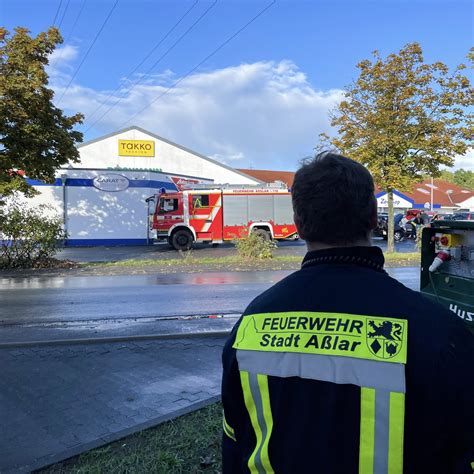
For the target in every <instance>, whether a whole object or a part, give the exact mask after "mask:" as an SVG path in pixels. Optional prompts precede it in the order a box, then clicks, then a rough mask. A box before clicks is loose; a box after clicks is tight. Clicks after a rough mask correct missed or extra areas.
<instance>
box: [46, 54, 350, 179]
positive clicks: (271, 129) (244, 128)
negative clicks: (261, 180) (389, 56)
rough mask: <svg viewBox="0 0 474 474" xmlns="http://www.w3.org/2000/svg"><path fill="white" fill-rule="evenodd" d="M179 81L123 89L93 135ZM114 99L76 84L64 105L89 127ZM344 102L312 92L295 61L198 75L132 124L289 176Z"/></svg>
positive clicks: (334, 94) (164, 78) (333, 93)
mask: <svg viewBox="0 0 474 474" xmlns="http://www.w3.org/2000/svg"><path fill="white" fill-rule="evenodd" d="M71 53H72V52H71V51H70V50H69V58H70V59H73V57H74V56H73V54H71ZM52 79H54V77H52ZM57 79H58V80H53V81H52V85H53V87H54V88H55V90H56V93H57V95H60V94H61V93H62V87H61V84H64V82H63V81H61V80H59V78H57ZM177 79H178V78H176V76H175V75H174V74H173V73H172V72H171V71H169V70H167V71H164V72H162V73H160V74H157V75H156V76H154V77H149V78H148V79H147V81H146V82H144V83H143V84H139V85H138V86H136V87H135V88H134V89H132V90H131V91H128V90H127V88H126V86H124V90H123V92H122V95H123V97H124V98H123V100H121V102H120V103H119V104H118V105H117V106H116V107H114V109H113V110H112V111H111V112H110V113H109V114H108V115H106V116H105V117H104V118H103V119H101V120H100V121H99V122H98V123H97V125H95V127H94V129H95V131H96V132H99V134H102V133H109V132H112V131H115V130H118V129H119V128H120V127H122V126H123V125H124V123H125V122H127V121H128V120H129V119H130V118H131V117H132V116H133V115H134V114H136V113H137V111H139V110H140V109H142V108H144V107H146V106H147V105H148V104H150V103H151V102H152V101H153V100H154V99H155V98H156V97H158V96H159V95H160V94H162V93H163V92H164V91H165V90H166V89H167V87H169V86H170V85H172V84H173V83H174V81H175V80H177ZM131 82H132V83H133V82H134V81H133V80H132V81H131ZM108 94H109V91H97V90H93V89H90V88H85V87H82V86H80V85H77V84H74V85H72V86H71V87H70V88H69V90H68V91H67V92H66V94H65V95H64V98H63V99H62V101H61V104H60V105H61V107H65V108H67V109H70V110H72V111H74V112H76V111H80V112H83V113H84V114H85V115H86V123H85V125H86V128H87V127H88V126H89V125H91V124H92V123H93V122H94V120H96V119H97V118H99V117H100V116H101V114H102V113H103V112H105V110H107V108H108V107H109V106H110V105H112V104H113V103H114V102H115V101H116V98H113V99H110V98H108ZM341 97H342V91H341V90H337V89H335V90H328V91H318V90H316V89H314V88H313V87H312V86H311V84H310V83H309V82H308V80H307V77H306V75H305V74H304V73H303V72H302V71H300V70H299V69H298V67H297V66H296V65H295V64H294V63H292V62H291V61H281V62H273V61H261V62H256V63H253V64H241V65H239V66H234V67H227V68H223V69H218V70H214V71H207V72H199V73H196V74H192V75H190V76H189V77H187V78H186V79H184V80H182V81H181V82H180V83H179V84H178V85H177V86H176V87H175V88H173V89H171V90H170V92H169V93H167V94H166V95H164V96H163V97H161V98H160V99H159V100H158V101H156V102H155V103H154V104H152V105H150V106H148V107H147V108H146V110H145V111H144V112H142V113H140V114H139V115H138V116H136V117H134V118H133V119H132V120H131V121H130V122H128V123H127V125H132V124H134V125H139V126H141V127H143V128H145V129H147V130H150V131H152V132H154V133H157V134H158V135H161V136H163V137H165V138H168V139H170V140H172V141H175V142H177V143H180V144H182V145H184V146H187V147H189V148H192V149H195V150H196V151H199V152H201V153H204V154H207V155H208V156H211V157H214V158H215V159H218V160H219V161H223V162H226V163H228V164H231V165H232V166H238V167H242V168H247V167H250V166H252V167H253V168H269V169H290V170H291V169H295V168H296V166H297V164H298V161H299V159H301V158H302V157H303V156H307V155H308V154H311V153H312V148H313V146H314V145H315V144H316V140H317V135H318V133H320V132H322V131H328V130H329V128H330V127H329V121H328V111H329V110H330V109H332V108H333V107H334V106H335V105H336V104H337V103H338V102H339V101H340V100H341ZM101 104H104V107H103V108H102V109H101V110H100V111H99V112H97V113H95V114H94V115H92V117H91V120H90V121H87V118H88V116H90V115H91V114H92V113H93V112H94V111H95V109H96V108H97V107H98V106H99V105H101ZM86 138H87V137H86Z"/></svg>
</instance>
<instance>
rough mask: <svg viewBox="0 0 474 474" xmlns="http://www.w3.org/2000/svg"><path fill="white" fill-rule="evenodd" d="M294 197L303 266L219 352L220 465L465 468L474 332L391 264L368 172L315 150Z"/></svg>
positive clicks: (472, 422)
mask: <svg viewBox="0 0 474 474" xmlns="http://www.w3.org/2000/svg"><path fill="white" fill-rule="evenodd" d="M292 198H293V209H294V217H295V223H296V225H297V228H298V233H299V235H300V236H301V237H302V238H303V239H304V240H305V241H306V242H307V246H308V253H307V254H306V256H305V257H304V260H303V263H302V266H301V270H299V271H297V272H295V273H293V274H291V275H289V276H288V277H286V278H285V279H283V280H282V281H280V282H279V283H277V284H276V285H274V286H273V287H271V288H270V289H269V290H267V291H265V292H264V293H262V294H261V295H260V296H258V297H257V298H256V299H254V300H253V301H252V302H251V303H250V305H249V306H248V307H247V309H246V310H245V312H244V314H243V316H242V317H241V318H240V320H239V321H238V323H237V324H236V325H235V327H234V328H233V330H232V333H231V336H230V338H229V339H228V341H227V342H226V344H225V347H224V351H223V381H222V402H223V409H224V419H223V428H224V433H223V447H222V449H223V472H224V474H231V473H245V472H250V473H272V472H275V473H288V474H306V473H320V474H336V473H337V474H342V473H343V474H356V473H358V474H401V473H405V474H424V473H426V474H435V473H437V474H458V473H459V474H464V473H465V474H471V473H472V466H474V454H473V446H474V431H473V428H474V416H473V407H474V402H473V398H472V396H473V393H474V376H473V374H474V354H473V348H474V338H473V336H472V335H471V333H470V332H468V330H467V329H466V328H465V327H464V325H463V324H462V322H461V321H460V320H459V319H458V318H455V317H453V316H452V314H451V313H450V312H448V311H447V310H445V309H443V308H442V307H441V306H439V305H437V304H435V303H431V302H429V301H428V300H425V299H424V298H423V297H422V296H421V295H420V294H419V293H418V292H415V291H412V290H409V289H408V288H406V287H405V286H403V285H402V284H401V283H399V282H398V281H396V280H394V279H392V278H391V277H390V276H389V275H388V274H387V273H386V272H385V270H384V268H383V266H384V257H383V253H382V251H381V249H380V248H378V247H372V246H371V239H370V233H371V230H372V229H374V228H375V226H376V225H377V211H376V208H377V207H376V206H377V203H376V200H375V197H374V184H373V181H372V177H371V175H370V174H369V172H368V171H367V170H366V168H364V167H363V166H362V165H360V164H359V163H357V162H355V161H352V160H350V159H348V158H345V157H343V156H339V155H336V154H332V153H325V154H321V155H318V156H317V157H316V158H315V159H314V160H312V161H311V162H310V163H307V164H305V165H304V166H303V167H302V168H301V169H300V170H299V171H298V172H297V173H296V176H295V181H294V184H293V189H292Z"/></svg>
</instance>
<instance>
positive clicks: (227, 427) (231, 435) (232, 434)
mask: <svg viewBox="0 0 474 474" xmlns="http://www.w3.org/2000/svg"><path fill="white" fill-rule="evenodd" d="M222 428H223V429H224V433H225V434H226V435H227V436H228V437H229V438H230V439H233V440H234V441H237V440H236V439H235V432H234V429H233V428H232V427H231V426H230V425H229V423H227V420H226V419H225V413H224V411H222Z"/></svg>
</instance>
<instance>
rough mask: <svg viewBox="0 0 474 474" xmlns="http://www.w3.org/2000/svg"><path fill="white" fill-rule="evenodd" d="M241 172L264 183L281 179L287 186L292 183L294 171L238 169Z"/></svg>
mask: <svg viewBox="0 0 474 474" xmlns="http://www.w3.org/2000/svg"><path fill="white" fill-rule="evenodd" d="M237 171H240V172H241V173H244V174H246V175H248V176H252V177H253V178H256V179H259V180H260V181H263V182H264V183H274V182H275V181H281V182H282V183H285V184H286V185H287V186H288V187H289V188H291V186H292V185H293V180H294V178H295V172H294V171H272V170H252V169H238V170H237Z"/></svg>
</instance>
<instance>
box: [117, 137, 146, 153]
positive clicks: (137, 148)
mask: <svg viewBox="0 0 474 474" xmlns="http://www.w3.org/2000/svg"><path fill="white" fill-rule="evenodd" d="M118 154H119V156H155V142H154V141H153V140H119V141H118Z"/></svg>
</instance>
